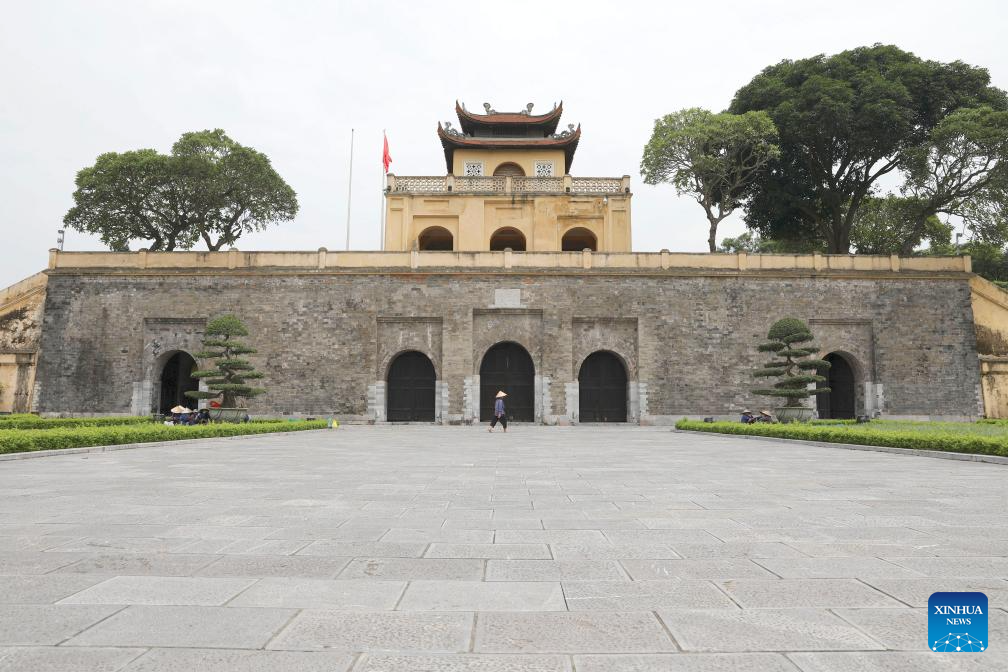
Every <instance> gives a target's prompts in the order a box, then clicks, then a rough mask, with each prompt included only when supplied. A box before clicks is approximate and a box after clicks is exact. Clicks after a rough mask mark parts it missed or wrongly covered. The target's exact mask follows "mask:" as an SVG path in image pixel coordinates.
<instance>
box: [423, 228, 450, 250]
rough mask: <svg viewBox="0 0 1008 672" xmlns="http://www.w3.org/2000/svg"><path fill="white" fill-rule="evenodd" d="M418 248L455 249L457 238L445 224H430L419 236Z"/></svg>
mask: <svg viewBox="0 0 1008 672" xmlns="http://www.w3.org/2000/svg"><path fill="white" fill-rule="evenodd" d="M417 248H418V249H419V250H420V251H425V250H429V251H435V250H437V251H449V252H450V251H451V250H453V249H455V239H454V237H453V236H452V233H451V231H449V230H448V229H446V228H444V227H443V226H430V227H427V228H426V229H424V230H423V231H422V232H421V233H420V235H419V236H417Z"/></svg>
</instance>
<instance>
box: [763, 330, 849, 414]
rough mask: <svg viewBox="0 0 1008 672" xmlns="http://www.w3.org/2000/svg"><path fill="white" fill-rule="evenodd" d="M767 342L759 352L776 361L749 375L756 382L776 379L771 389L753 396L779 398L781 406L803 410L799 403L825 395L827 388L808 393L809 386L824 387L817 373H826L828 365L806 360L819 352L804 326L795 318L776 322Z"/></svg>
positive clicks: (828, 389) (823, 381) (818, 360)
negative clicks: (814, 396) (819, 385)
mask: <svg viewBox="0 0 1008 672" xmlns="http://www.w3.org/2000/svg"><path fill="white" fill-rule="evenodd" d="M767 339H768V341H767V342H766V343H762V344H761V345H760V346H759V351H760V352H769V353H772V355H773V356H774V357H775V358H776V359H774V360H771V361H769V362H767V363H766V364H764V365H763V367H762V368H759V369H756V370H755V371H753V376H754V377H756V378H778V379H779V380H778V381H777V382H776V383H774V386H773V387H772V388H760V389H756V390H753V394H758V395H760V396H764V397H783V398H784V399H786V400H787V403H786V404H785V406H788V407H791V408H795V407H801V406H804V404H802V400H804V399H807V398H809V397H811V396H812V395H815V394H825V393H827V392H829V391H830V388H828V387H818V388H812V389H809V385H810V384H813V383H825V382H826V378H825V376H821V375H819V374H818V371H822V370H825V369H828V368H829V367H830V363H829V362H827V361H826V360H824V359H809V357H811V356H812V355H814V354H816V353H818V352H819V348H817V347H816V346H815V345H812V343H811V341H812V339H813V336H812V332H811V331H810V330H809V328H808V325H806V324H805V323H804V322H802V321H801V320H799V319H798V318H795V317H785V318H784V319H781V320H777V321H776V322H774V323H773V326H771V327H770V331H769V333H768V334H767Z"/></svg>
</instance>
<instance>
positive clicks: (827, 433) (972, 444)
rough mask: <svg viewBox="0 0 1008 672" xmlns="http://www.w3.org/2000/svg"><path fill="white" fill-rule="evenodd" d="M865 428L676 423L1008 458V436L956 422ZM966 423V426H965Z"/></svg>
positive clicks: (697, 428)
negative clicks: (956, 427) (960, 427)
mask: <svg viewBox="0 0 1008 672" xmlns="http://www.w3.org/2000/svg"><path fill="white" fill-rule="evenodd" d="M873 424H874V423H868V424H863V425H835V426H829V425H818V424H816V425H812V424H805V423H793V424H787V425H780V424H776V425H773V424H764V423H758V424H755V425H743V424H742V423H740V422H700V421H698V420H686V419H685V418H684V419H682V420H680V421H679V422H677V423H676V429H686V430H691V431H698V432H713V433H717V434H744V435H750V436H768V437H773V438H779V439H805V440H808V441H825V442H828V443H853V444H857V445H861V446H889V447H893V448H915V449H917V450H942V451H951V452H956V453H974V454H980V455H1001V456H1008V435H991V434H981V433H970V432H967V431H955V430H954V429H951V428H949V427H948V425H952V424H955V423H935V424H934V426H933V427H929V428H926V429H922V428H921V425H923V424H924V423H906V425H905V426H901V425H900V424H899V423H887V424H886V425H885V426H884V428H880V427H873V426H872V425H873ZM961 424H965V423H961Z"/></svg>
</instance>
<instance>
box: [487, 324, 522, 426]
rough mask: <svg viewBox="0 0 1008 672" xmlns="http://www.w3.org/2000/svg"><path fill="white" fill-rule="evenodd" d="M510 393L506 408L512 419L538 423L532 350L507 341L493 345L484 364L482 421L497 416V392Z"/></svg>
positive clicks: (505, 400) (505, 403)
mask: <svg viewBox="0 0 1008 672" xmlns="http://www.w3.org/2000/svg"><path fill="white" fill-rule="evenodd" d="M499 390H503V391H504V392H506V393H507V395H508V396H507V397H506V398H505V399H504V408H505V410H506V412H507V417H508V420H511V421H514V422H534V421H535V406H534V403H533V402H534V399H535V365H534V364H533V363H532V357H531V355H529V353H528V351H527V350H526V349H525V348H523V347H522V346H520V345H518V344H517V343H513V342H511V341H505V342H503V343H498V344H497V345H495V346H493V347H492V348H490V349H489V350H487V353H486V354H485V355H483V361H482V362H481V363H480V420H482V421H484V422H489V421H490V419H491V418H492V417H493V410H494V400H495V397H496V396H497V392H498V391H499Z"/></svg>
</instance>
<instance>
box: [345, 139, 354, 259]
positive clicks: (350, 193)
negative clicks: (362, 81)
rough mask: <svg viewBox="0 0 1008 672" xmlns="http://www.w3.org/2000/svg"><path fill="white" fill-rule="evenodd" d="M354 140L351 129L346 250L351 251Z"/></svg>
mask: <svg viewBox="0 0 1008 672" xmlns="http://www.w3.org/2000/svg"><path fill="white" fill-rule="evenodd" d="M353 140H354V129H352V128H351V129H350V170H349V171H348V175H347V196H346V249H347V250H348V251H349V250H350V197H351V196H352V195H353V193H352V187H353Z"/></svg>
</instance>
